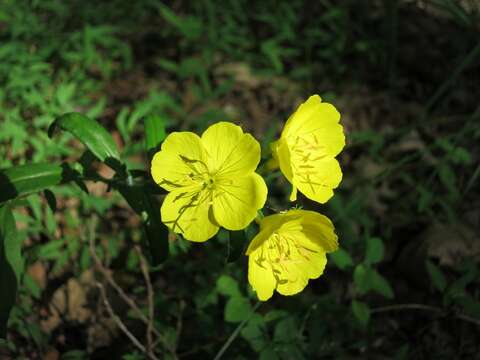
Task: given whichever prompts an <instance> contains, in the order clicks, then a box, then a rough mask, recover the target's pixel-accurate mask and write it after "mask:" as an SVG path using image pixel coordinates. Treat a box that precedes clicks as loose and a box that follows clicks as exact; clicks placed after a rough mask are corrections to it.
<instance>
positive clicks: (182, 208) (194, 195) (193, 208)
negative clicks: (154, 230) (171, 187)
mask: <svg viewBox="0 0 480 360" xmlns="http://www.w3.org/2000/svg"><path fill="white" fill-rule="evenodd" d="M210 210H211V194H209V193H208V192H207V191H200V188H198V189H196V191H185V192H184V191H183V189H177V190H175V191H172V192H170V193H169V194H168V195H167V196H166V197H165V200H164V201H163V204H162V208H161V215H162V222H163V223H164V224H165V225H167V226H168V227H169V228H170V229H171V230H172V231H173V232H175V233H180V234H182V235H183V237H184V238H185V239H187V240H190V241H196V242H203V241H206V240H208V239H210V238H211V237H213V236H214V235H215V234H216V233H217V232H218V226H217V225H216V224H214V223H213V222H212V221H211V220H210Z"/></svg>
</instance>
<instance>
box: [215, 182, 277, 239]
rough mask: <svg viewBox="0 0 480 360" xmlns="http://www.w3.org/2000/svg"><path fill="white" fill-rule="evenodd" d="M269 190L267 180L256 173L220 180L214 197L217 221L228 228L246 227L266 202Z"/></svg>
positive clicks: (239, 228)
mask: <svg viewBox="0 0 480 360" xmlns="http://www.w3.org/2000/svg"><path fill="white" fill-rule="evenodd" d="M267 191H268V190H267V185H266V184H265V181H264V180H263V178H262V177H261V176H260V175H258V174H256V173H253V174H251V175H249V176H244V177H241V178H231V179H223V180H221V181H219V182H218V183H217V185H216V190H215V195H214V198H213V215H214V218H215V220H216V222H217V223H218V224H219V225H221V226H223V227H224V228H226V229H228V230H241V229H244V228H245V227H246V226H247V225H248V224H249V223H250V222H251V221H252V220H253V219H254V218H255V217H256V216H257V211H258V210H259V209H261V208H262V207H263V205H264V204H265V201H266V199H267Z"/></svg>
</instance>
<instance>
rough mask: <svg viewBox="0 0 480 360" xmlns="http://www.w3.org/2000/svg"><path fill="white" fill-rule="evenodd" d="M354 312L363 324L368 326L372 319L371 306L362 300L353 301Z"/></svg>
mask: <svg viewBox="0 0 480 360" xmlns="http://www.w3.org/2000/svg"><path fill="white" fill-rule="evenodd" d="M351 306H352V312H353V315H355V318H356V319H357V320H358V322H359V323H360V324H362V326H365V327H366V326H367V325H368V322H369V321H370V308H369V307H368V305H367V304H365V303H364V302H362V301H356V300H353V301H352V305H351Z"/></svg>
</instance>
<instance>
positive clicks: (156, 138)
mask: <svg viewBox="0 0 480 360" xmlns="http://www.w3.org/2000/svg"><path fill="white" fill-rule="evenodd" d="M165 137H166V133H165V120H164V119H163V118H161V117H160V116H156V115H150V116H147V117H146V118H145V147H146V150H147V153H148V157H149V158H150V159H151V158H152V157H153V155H155V153H156V152H157V151H158V150H160V144H161V143H162V141H163V140H164V139H165Z"/></svg>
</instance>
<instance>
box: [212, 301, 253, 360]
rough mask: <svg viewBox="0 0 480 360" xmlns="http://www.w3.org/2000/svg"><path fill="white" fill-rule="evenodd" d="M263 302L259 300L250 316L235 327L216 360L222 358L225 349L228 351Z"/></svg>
mask: <svg viewBox="0 0 480 360" xmlns="http://www.w3.org/2000/svg"><path fill="white" fill-rule="evenodd" d="M261 304H262V303H261V302H260V301H259V302H257V303H256V305H255V306H254V307H253V309H252V311H251V313H250V314H249V315H248V317H246V318H245V319H244V320H243V321H242V322H241V323H240V324H239V325H238V326H237V328H236V329H235V331H234V332H233V333H232V335H230V337H229V338H228V339H227V341H226V342H225V344H223V346H222V348H221V349H220V351H219V352H218V353H217V355H216V356H215V358H214V360H219V359H221V357H222V356H223V354H224V353H225V351H227V349H228V348H229V347H230V345H231V344H232V342H233V341H234V340H235V339H236V338H237V336H238V334H239V333H240V331H241V330H242V329H243V327H244V326H245V325H246V324H247V322H248V321H249V320H250V319H251V318H252V316H253V314H255V311H257V309H258V308H259V307H260V305H261Z"/></svg>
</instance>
